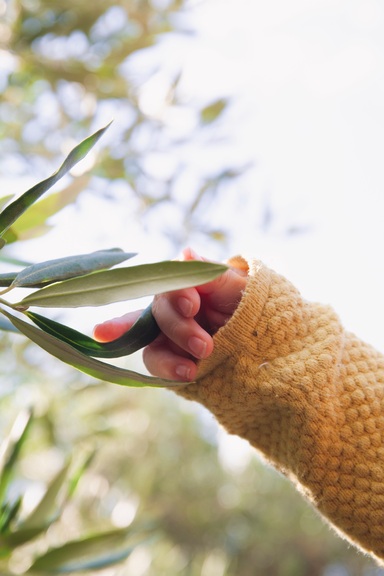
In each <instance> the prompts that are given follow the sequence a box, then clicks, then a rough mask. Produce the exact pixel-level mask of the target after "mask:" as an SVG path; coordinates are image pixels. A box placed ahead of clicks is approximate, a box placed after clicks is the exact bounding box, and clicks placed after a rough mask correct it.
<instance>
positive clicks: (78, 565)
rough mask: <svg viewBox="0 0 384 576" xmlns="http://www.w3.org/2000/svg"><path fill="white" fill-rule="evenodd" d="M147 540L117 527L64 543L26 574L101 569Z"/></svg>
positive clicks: (129, 530) (143, 536) (50, 551)
mask: <svg viewBox="0 0 384 576" xmlns="http://www.w3.org/2000/svg"><path fill="white" fill-rule="evenodd" d="M150 537H151V538H152V536H150V535H149V534H148V533H146V532H143V533H135V532H134V531H133V530H132V528H120V529H117V530H111V531H109V532H104V533H101V534H96V535H92V536H88V537H86V538H82V539H79V540H75V541H71V542H67V543H65V544H63V545H62V546H60V547H57V548H52V549H51V550H48V552H46V553H45V554H44V555H42V556H40V557H39V558H37V559H36V560H35V561H34V563H33V564H32V566H31V567H30V569H29V571H28V573H35V572H38V573H39V574H69V573H73V572H76V573H77V572H80V571H85V570H100V569H101V568H105V567H107V566H111V565H112V564H116V563H117V562H121V560H124V559H125V558H127V557H128V556H129V554H131V552H132V551H133V550H134V549H135V547H136V546H138V545H139V544H142V543H143V542H145V541H147V540H148V539H149V538H150Z"/></svg>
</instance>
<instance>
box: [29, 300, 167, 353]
mask: <svg viewBox="0 0 384 576" xmlns="http://www.w3.org/2000/svg"><path fill="white" fill-rule="evenodd" d="M26 315H27V316H28V318H30V319H31V320H32V321H33V322H34V323H35V324H36V326H38V327H39V328H41V329H42V330H44V332H46V333H47V334H51V335H52V336H55V337H56V338H58V339H59V340H61V341H62V342H67V344H70V345H71V346H73V347H74V348H76V350H78V351H79V352H82V353H83V354H85V355H86V356H93V357H95V358H118V357H120V356H128V355H129V354H133V353H134V352H137V350H140V349H141V348H144V347H145V346H148V344H150V343H151V342H152V341H153V340H154V339H155V338H156V337H157V336H158V335H159V333H160V329H159V327H158V325H157V322H156V320H155V319H154V317H153V314H152V306H151V305H150V306H148V307H147V308H146V309H145V310H144V312H143V313H142V314H141V316H140V317H139V318H138V319H137V320H136V322H135V323H134V324H133V326H132V327H131V328H130V329H129V330H128V331H127V332H125V333H124V334H123V335H122V336H120V338H116V339H115V340H113V341H112V342H104V343H101V342H98V341H97V340H94V339H93V338H90V337H89V336H86V335H85V334H82V333H81V332H78V331H77V330H74V329H73V328H69V327H68V326H65V325H64V324H60V323H59V322H56V321H55V320H51V319H50V318H45V317H44V316H41V315H40V314H36V313H34V312H26Z"/></svg>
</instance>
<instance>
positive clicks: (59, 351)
mask: <svg viewBox="0 0 384 576" xmlns="http://www.w3.org/2000/svg"><path fill="white" fill-rule="evenodd" d="M0 312H1V313H2V314H4V315H5V316H6V317H7V318H8V319H9V320H10V321H11V322H12V324H13V325H14V326H15V327H16V328H17V329H18V330H19V331H20V332H21V333H22V334H24V335H25V336H27V337H28V338H29V339H30V340H32V342H34V343H35V344H37V345H38V346H40V348H43V350H45V351H46V352H49V354H51V355H52V356H55V358H58V359H59V360H61V361H62V362H65V363H66V364H69V365H70V366H73V367H74V368H77V370H80V371H81V372H84V373H85V374H88V375H89V376H92V377H93V378H97V379H99V380H103V381H105V382H112V383H113V384H120V385H121V386H134V387H143V386H151V387H169V388H172V387H178V386H185V382H174V381H173V380H162V379H161V378H154V377H152V376H146V375H144V374H138V373H137V372H133V371H132V370H125V369H123V368H119V367H118V366H112V365H110V364H106V363H105V362H101V361H99V360H96V359H95V358H90V357H88V356H86V355H85V354H82V353H81V352H79V351H78V350H76V349H75V348H74V347H73V346H71V345H70V344H68V343H67V342H62V341H61V340H59V339H58V338H56V337H55V336H52V335H51V334H47V333H46V332H43V331H42V330H40V329H39V328H36V327H35V326H32V325H31V324H28V322H25V321H24V320H22V319H21V318H17V317H16V316H14V315H13V314H10V313H9V312H7V311H6V310H4V309H0Z"/></svg>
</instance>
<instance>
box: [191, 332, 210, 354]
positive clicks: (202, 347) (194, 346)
mask: <svg viewBox="0 0 384 576" xmlns="http://www.w3.org/2000/svg"><path fill="white" fill-rule="evenodd" d="M188 347H189V349H190V351H191V352H192V354H193V355H194V356H195V357H196V358H204V356H205V353H206V351H207V344H206V343H205V342H204V340H201V339H200V338H197V337H196V336H192V337H191V338H190V339H189V340H188Z"/></svg>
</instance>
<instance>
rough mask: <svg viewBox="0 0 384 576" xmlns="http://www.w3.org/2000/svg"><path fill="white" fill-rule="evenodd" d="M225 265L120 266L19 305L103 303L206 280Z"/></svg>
mask: <svg viewBox="0 0 384 576" xmlns="http://www.w3.org/2000/svg"><path fill="white" fill-rule="evenodd" d="M226 269H227V268H226V266H223V265H222V264H214V263H212V262H198V261H187V262H176V261H165V262H157V263H155V264H142V265H140V266H131V267H129V268H117V269H116V270H107V271H101V272H95V273H93V274H89V275H88V276H82V277H80V278H73V279H71V280H66V281H64V282H59V283H57V284H53V285H51V286H47V287H46V288H42V289H41V290H38V291H36V292H34V293H33V294H30V295H28V296H27V297H26V298H24V299H23V300H22V301H21V302H19V303H18V305H17V306H19V307H20V308H26V307H29V306H42V307H53V308H55V307H56V308H60V307H64V308H66V307H68V308H71V307H78V306H103V305H105V304H110V303H112V302H123V301H125V300H129V299H132V298H140V297H142V296H149V295H152V294H159V293H161V292H168V291H170V290H179V289H181V288H187V287H190V286H197V285H199V284H204V283H206V282H209V281H210V280H213V279H214V278H216V277H217V276H219V275H220V274H223V273H224V272H225V270H226Z"/></svg>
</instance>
